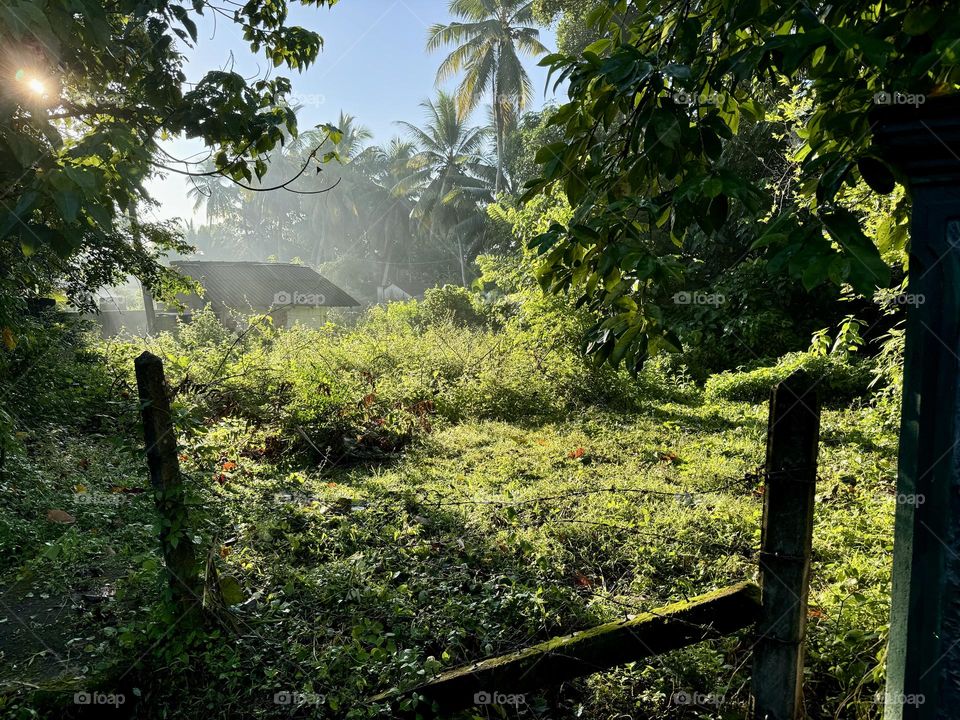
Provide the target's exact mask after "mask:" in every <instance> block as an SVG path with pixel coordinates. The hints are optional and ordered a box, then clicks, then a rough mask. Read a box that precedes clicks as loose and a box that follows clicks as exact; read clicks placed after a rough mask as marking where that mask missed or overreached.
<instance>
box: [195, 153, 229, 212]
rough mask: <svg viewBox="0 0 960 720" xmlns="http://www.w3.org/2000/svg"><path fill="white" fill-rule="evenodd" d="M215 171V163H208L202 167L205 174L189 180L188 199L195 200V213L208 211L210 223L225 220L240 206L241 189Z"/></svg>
mask: <svg viewBox="0 0 960 720" xmlns="http://www.w3.org/2000/svg"><path fill="white" fill-rule="evenodd" d="M213 170H214V165H213V162H212V161H208V162H206V163H204V164H203V166H202V171H203V172H204V173H205V174H203V175H199V176H196V177H190V178H188V182H189V183H190V188H189V189H188V190H187V197H189V198H191V199H192V200H193V209H194V211H195V212H196V211H197V210H199V209H200V208H205V209H206V213H207V220H208V221H209V220H223V219H224V218H226V217H228V216H229V215H231V214H233V213H234V212H236V211H237V209H238V207H239V205H240V192H239V188H238V187H237V186H236V185H234V184H233V183H231V182H230V181H229V180H226V179H225V178H224V177H223V176H222V175H219V174H215V173H214V172H213Z"/></svg>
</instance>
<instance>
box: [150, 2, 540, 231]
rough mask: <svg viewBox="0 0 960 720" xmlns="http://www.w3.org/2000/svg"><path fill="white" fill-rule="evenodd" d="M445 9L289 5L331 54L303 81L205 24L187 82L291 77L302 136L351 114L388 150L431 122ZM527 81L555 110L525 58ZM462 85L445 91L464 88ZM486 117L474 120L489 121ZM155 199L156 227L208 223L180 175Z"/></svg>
mask: <svg viewBox="0 0 960 720" xmlns="http://www.w3.org/2000/svg"><path fill="white" fill-rule="evenodd" d="M447 5H448V3H447V0H340V2H338V3H337V4H336V5H335V6H334V7H333V8H330V9H328V8H319V9H318V8H316V7H303V6H301V5H299V4H298V3H295V2H291V12H290V18H289V19H290V24H295V25H300V26H302V27H305V28H308V29H310V30H314V31H316V32H318V33H319V34H320V35H321V36H322V37H323V39H324V48H323V51H322V52H321V54H320V56H319V57H318V58H317V61H316V62H315V63H314V64H313V65H312V66H311V67H310V68H309V69H308V70H306V71H305V72H303V73H297V72H295V71H290V70H289V69H288V68H285V67H283V66H281V67H279V68H276V69H274V68H273V67H272V63H270V62H268V61H267V60H266V59H265V58H264V57H262V56H257V55H254V54H253V53H252V52H251V51H250V48H249V46H248V45H247V44H246V43H245V42H244V41H243V38H242V36H241V33H240V31H239V30H240V29H239V28H238V27H237V26H236V25H234V24H233V23H231V22H230V21H229V20H228V19H227V18H223V17H218V18H216V22H214V20H213V18H206V19H203V21H202V22H200V23H198V42H197V47H196V48H194V49H186V51H185V54H186V56H187V58H188V64H187V66H186V69H185V71H186V75H187V80H188V82H196V81H197V80H199V79H200V78H201V77H202V76H203V75H204V74H205V73H206V72H207V71H209V70H213V69H218V68H228V67H230V66H231V64H232V67H233V69H234V70H236V71H237V72H239V73H241V74H242V75H244V76H245V77H247V78H251V77H253V76H256V77H264V76H265V75H268V74H270V75H285V76H286V77H289V78H290V80H291V82H292V85H293V97H292V104H294V105H296V104H300V105H302V106H303V107H302V109H301V110H300V112H299V113H298V119H299V127H300V129H301V130H306V129H309V128H310V127H313V126H314V125H317V124H319V123H324V122H330V123H334V124H335V123H336V120H337V118H338V116H339V114H340V111H341V110H343V111H344V112H347V113H349V114H351V115H354V116H355V117H356V118H357V121H358V122H359V123H360V124H362V125H364V126H366V127H367V128H369V129H370V130H371V131H372V132H373V134H374V139H373V141H374V142H375V143H378V144H382V143H386V142H388V141H389V140H390V138H392V137H394V136H396V135H400V134H402V129H401V128H399V127H398V126H397V125H396V121H397V120H406V121H408V122H412V123H415V124H416V123H419V122H420V121H421V120H422V119H423V117H424V113H423V109H422V108H421V107H420V106H419V105H420V103H421V102H423V101H424V100H426V99H427V98H429V97H431V96H433V95H434V94H435V92H436V87H437V86H436V84H435V80H436V72H437V67H439V65H440V63H441V61H442V60H443V59H444V58H445V57H446V54H447V53H448V52H449V50H447V51H446V52H445V51H443V50H438V51H437V52H434V53H428V52H427V51H426V49H425V44H426V37H427V30H428V28H429V27H430V26H431V25H433V24H434V23H448V22H449V21H450V20H451V19H452V18H451V17H450V15H449V13H448V12H447ZM540 39H541V42H543V44H544V45H546V46H547V47H548V48H550V49H553V48H554V47H555V46H556V40H555V37H554V34H553V32H552V31H551V30H548V29H544V30H541V35H540ZM525 65H526V68H527V72H528V73H529V74H530V77H531V79H532V80H533V86H534V90H535V95H534V105H533V107H532V108H531V109H537V108H539V107H541V106H542V105H544V103H545V101H548V100H551V99H552V98H553V94H552V93H550V94H549V95H545V93H544V89H545V85H546V79H547V71H546V69H544V68H540V67H537V60H535V59H533V58H529V57H528V58H526V59H525ZM456 84H457V83H456V80H453V81H450V82H448V83H446V84H445V85H444V87H445V88H446V89H448V90H452V89H453V88H455V87H456ZM484 112H485V111H484V110H483V108H481V109H478V111H477V114H476V115H475V116H474V118H473V120H474V122H476V123H479V122H481V121H482V119H483V118H484V117H485V116H484V115H483V113H484ZM164 147H165V149H167V151H168V152H170V153H172V154H173V155H175V156H177V157H180V158H188V157H190V156H192V157H193V158H194V159H199V158H200V157H203V156H204V155H205V154H206V153H203V154H202V155H200V156H197V155H196V153H198V152H200V151H201V150H202V146H201V145H199V144H191V143H189V142H187V141H185V140H172V141H169V142H167V143H166V144H165V146H164ZM148 189H149V190H150V192H151V194H152V195H153V197H154V199H156V200H157V201H158V202H159V203H160V207H159V208H157V209H156V210H155V211H154V212H153V213H152V214H153V215H154V219H169V218H181V219H183V220H184V221H187V220H191V219H193V220H194V221H195V222H198V223H201V222H203V221H204V217H203V212H202V211H200V212H199V213H195V212H194V210H193V201H192V200H191V199H190V198H188V197H187V190H188V189H189V180H187V179H185V178H184V177H183V176H182V175H176V174H173V173H170V174H168V175H167V176H166V177H165V178H154V179H153V180H151V182H150V183H149V184H148Z"/></svg>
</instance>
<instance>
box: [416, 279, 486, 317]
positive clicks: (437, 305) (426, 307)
mask: <svg viewBox="0 0 960 720" xmlns="http://www.w3.org/2000/svg"><path fill="white" fill-rule="evenodd" d="M484 310H485V309H484V307H483V305H482V303H480V302H479V300H478V298H477V297H476V296H475V295H474V294H473V293H471V292H470V291H469V290H467V289H466V288H462V287H456V286H455V285H444V286H443V287H442V288H433V289H431V290H427V292H426V293H425V294H424V296H423V304H422V305H421V306H420V308H419V315H420V317H422V318H423V319H424V321H425V322H426V323H427V324H431V325H436V324H440V323H443V322H444V321H449V322H452V323H453V324H454V325H463V326H467V327H482V326H483V325H485V324H486V317H485V312H484Z"/></svg>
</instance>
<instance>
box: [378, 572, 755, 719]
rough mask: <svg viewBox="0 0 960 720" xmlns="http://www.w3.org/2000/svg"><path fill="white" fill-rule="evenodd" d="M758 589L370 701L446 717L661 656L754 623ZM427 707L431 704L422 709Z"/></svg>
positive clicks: (711, 597) (738, 588)
mask: <svg viewBox="0 0 960 720" xmlns="http://www.w3.org/2000/svg"><path fill="white" fill-rule="evenodd" d="M759 611H760V588H759V586H757V585H756V584H755V583H752V582H745V583H740V584H738V585H732V586H730V587H727V588H723V589H721V590H716V591H714V592H711V593H707V594H705V595H698V596H697V597H695V598H692V599H690V600H687V601H684V602H678V603H674V604H672V605H667V606H665V607H662V608H660V609H658V610H654V611H652V612H647V613H643V614H642V615H638V616H637V617H635V618H633V619H631V620H617V621H615V622H610V623H606V624H605V625H598V626H597V627H594V628H590V629H589V630H583V631H581V632H578V633H574V634H572V635H566V636H563V637H559V638H553V639H551V640H547V641H546V642H543V643H540V644H539V645H533V646H531V647H529V648H525V649H523V650H520V651H517V652H514V653H510V654H508V655H501V656H499V657H492V658H489V659H487V660H483V661H481V662H478V663H474V664H472V665H465V666H463V667H459V668H455V669H453V670H449V671H447V672H445V673H442V674H441V675H439V676H437V677H436V678H434V679H433V680H431V681H429V682H427V683H424V684H423V685H420V686H418V687H416V688H414V689H412V690H409V691H407V692H405V693H403V694H397V693H395V692H393V693H384V694H382V695H378V696H377V697H375V698H372V700H373V702H386V701H398V700H400V699H402V698H404V697H407V698H409V697H411V696H413V695H420V696H422V697H423V698H425V700H426V703H424V704H420V703H418V707H417V713H418V714H420V715H422V716H425V715H426V711H427V708H428V707H429V706H430V705H432V704H435V705H436V710H438V711H439V712H440V713H441V714H443V713H449V712H452V711H455V710H459V709H463V708H466V707H470V706H471V705H474V704H478V705H480V704H485V703H486V702H487V701H491V700H492V701H496V699H497V697H501V698H505V699H506V701H507V702H509V701H510V700H511V696H513V699H514V700H515V699H516V696H517V695H518V694H523V693H526V692H528V691H531V690H536V689H538V688H542V687H546V686H549V685H557V684H558V683H561V682H564V681H566V680H570V679H572V678H576V677H581V676H583V675H590V674H591V673H595V672H600V671H603V670H608V669H609V668H612V667H615V666H617V665H622V664H624V663H628V662H632V661H634V660H640V659H643V658H646V657H651V656H654V655H660V654H662V653H665V652H668V651H670V650H676V649H678V648H682V647H686V646H688V645H694V644H696V643H699V642H702V641H704V640H709V639H711V638H717V637H722V636H724V635H729V634H731V633H733V632H735V631H737V630H740V629H742V628H745V627H749V626H751V625H753V624H754V623H755V622H756V621H757V618H758V617H759ZM423 705H426V707H424V706H423Z"/></svg>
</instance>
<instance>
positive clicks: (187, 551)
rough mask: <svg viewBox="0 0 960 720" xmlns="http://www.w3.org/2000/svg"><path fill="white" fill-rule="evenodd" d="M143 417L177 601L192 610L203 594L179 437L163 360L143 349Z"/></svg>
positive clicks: (140, 376) (165, 556) (185, 611)
mask: <svg viewBox="0 0 960 720" xmlns="http://www.w3.org/2000/svg"><path fill="white" fill-rule="evenodd" d="M134 367H135V368H136V373H137V390H138V391H139V393H140V405H141V413H142V416H143V439H144V442H145V443H146V449H147V466H148V467H149V469H150V484H151V485H152V486H153V491H154V497H155V499H156V506H157V513H158V514H159V516H160V547H161V549H162V550H163V560H164V563H165V564H166V566H167V575H168V581H169V584H170V590H171V593H172V595H173V599H174V602H175V603H176V604H177V606H178V607H179V610H180V612H181V613H182V614H184V615H185V614H188V613H191V612H192V611H193V610H194V609H196V608H197V607H198V603H199V602H200V599H201V598H202V594H201V592H200V589H201V588H200V586H199V573H198V568H197V561H196V554H195V548H194V546H193V541H192V540H191V538H190V535H189V525H188V524H187V505H186V497H185V492H184V486H183V476H182V475H181V474H180V461H179V459H178V457H177V437H176V435H175V434H174V429H173V420H172V418H171V416H170V400H169V398H168V397H167V387H166V381H165V380H164V376H163V362H162V361H161V360H160V358H158V357H157V356H156V355H152V354H151V353H149V352H144V353H143V354H142V355H140V356H139V357H138V358H137V359H136V360H135V361H134Z"/></svg>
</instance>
